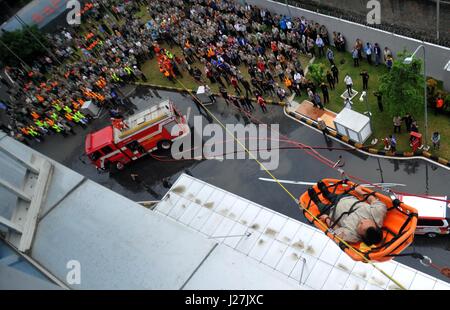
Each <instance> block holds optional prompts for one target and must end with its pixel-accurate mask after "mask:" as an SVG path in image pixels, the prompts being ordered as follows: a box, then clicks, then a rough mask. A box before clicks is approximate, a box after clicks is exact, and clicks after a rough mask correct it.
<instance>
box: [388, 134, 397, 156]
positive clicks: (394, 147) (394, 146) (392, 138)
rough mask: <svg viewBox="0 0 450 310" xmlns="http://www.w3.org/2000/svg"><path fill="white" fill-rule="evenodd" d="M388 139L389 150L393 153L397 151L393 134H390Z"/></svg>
mask: <svg viewBox="0 0 450 310" xmlns="http://www.w3.org/2000/svg"><path fill="white" fill-rule="evenodd" d="M389 140H390V141H389V142H390V143H391V151H392V152H394V153H395V152H397V140H396V139H395V136H394V135H390V136H389Z"/></svg>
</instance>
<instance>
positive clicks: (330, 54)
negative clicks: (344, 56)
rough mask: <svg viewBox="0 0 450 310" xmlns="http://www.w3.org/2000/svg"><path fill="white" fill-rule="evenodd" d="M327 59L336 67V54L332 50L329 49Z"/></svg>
mask: <svg viewBox="0 0 450 310" xmlns="http://www.w3.org/2000/svg"><path fill="white" fill-rule="evenodd" d="M327 59H328V61H329V62H330V65H334V53H333V51H332V50H331V48H328V49H327Z"/></svg>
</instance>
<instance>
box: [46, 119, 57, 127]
mask: <svg viewBox="0 0 450 310" xmlns="http://www.w3.org/2000/svg"><path fill="white" fill-rule="evenodd" d="M45 122H46V123H47V124H49V125H50V126H53V125H55V122H54V121H52V120H51V119H49V118H46V119H45Z"/></svg>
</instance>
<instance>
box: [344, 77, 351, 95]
mask: <svg viewBox="0 0 450 310" xmlns="http://www.w3.org/2000/svg"><path fill="white" fill-rule="evenodd" d="M344 82H345V86H346V87H347V92H348V96H349V97H352V95H353V80H352V78H351V77H350V75H348V73H347V74H346V75H345V78H344Z"/></svg>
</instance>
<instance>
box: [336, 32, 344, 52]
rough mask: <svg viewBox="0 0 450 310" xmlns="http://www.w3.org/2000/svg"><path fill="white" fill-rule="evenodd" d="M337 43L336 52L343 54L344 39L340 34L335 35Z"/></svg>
mask: <svg viewBox="0 0 450 310" xmlns="http://www.w3.org/2000/svg"><path fill="white" fill-rule="evenodd" d="M337 43H338V45H337V48H338V51H341V52H345V38H344V36H343V35H342V34H341V33H340V32H338V35H337Z"/></svg>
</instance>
